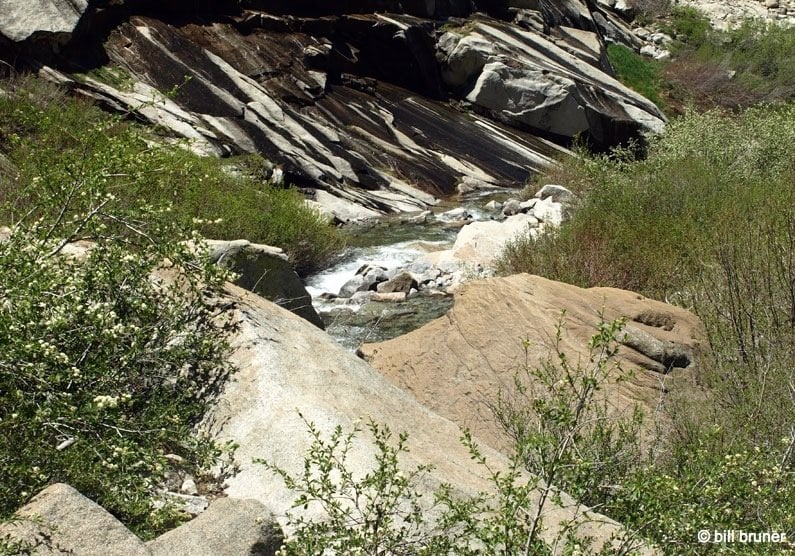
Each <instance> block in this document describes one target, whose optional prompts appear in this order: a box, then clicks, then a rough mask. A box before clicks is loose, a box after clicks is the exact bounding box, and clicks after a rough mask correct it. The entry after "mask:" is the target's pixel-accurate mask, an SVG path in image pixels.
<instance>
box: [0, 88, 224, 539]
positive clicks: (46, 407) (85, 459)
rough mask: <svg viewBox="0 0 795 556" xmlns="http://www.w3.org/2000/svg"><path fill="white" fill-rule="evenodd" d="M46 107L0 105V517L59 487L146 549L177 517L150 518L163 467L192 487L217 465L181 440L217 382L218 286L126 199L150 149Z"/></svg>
mask: <svg viewBox="0 0 795 556" xmlns="http://www.w3.org/2000/svg"><path fill="white" fill-rule="evenodd" d="M33 92H36V93H37V95H36V96H35V97H34V96H31V94H32V93H33ZM62 95H63V93H62V92H61V91H59V90H57V89H54V88H52V87H47V86H42V85H41V83H38V82H35V81H31V82H28V83H27V84H26V85H25V88H22V89H18V90H15V91H13V92H12V93H11V94H9V95H8V96H3V97H0V112H1V113H2V114H3V117H2V118H1V119H0V122H2V123H1V124H0V130H2V131H1V134H0V148H2V150H4V151H6V152H7V153H9V158H10V159H11V160H12V162H13V163H14V164H15V166H16V167H17V168H18V170H19V171H18V173H17V174H16V175H15V176H13V178H12V179H11V187H9V188H8V189H4V190H3V198H2V199H0V201H1V202H0V214H2V219H3V220H2V221H3V223H5V224H8V225H10V229H11V231H10V235H9V237H8V238H6V239H4V240H3V241H1V242H0V346H2V350H0V455H1V456H0V515H2V516H3V517H6V516H8V515H9V514H11V513H12V512H13V511H14V510H16V509H17V507H18V506H20V505H21V504H23V503H25V502H26V501H27V500H28V499H29V498H30V497H31V496H32V495H33V494H35V493H36V492H38V491H39V490H40V489H41V488H43V487H45V486H47V485H48V484H50V483H53V482H68V483H70V484H71V485H73V486H74V487H75V488H77V489H79V490H80V491H81V492H82V493H83V494H85V495H86V496H88V497H90V498H92V499H94V500H96V501H97V502H98V503H100V504H101V505H102V506H104V507H105V508H107V509H108V510H110V511H111V512H113V513H114V514H115V515H116V516H117V517H119V518H120V519H121V520H122V521H123V522H124V523H125V524H126V525H128V526H129V527H131V528H132V530H134V531H135V532H137V533H138V534H140V535H142V536H144V537H150V536H153V535H154V534H156V533H158V532H162V531H163V530H164V529H166V528H169V527H173V526H174V525H175V524H177V523H179V522H181V521H183V520H184V519H185V518H186V516H184V515H182V514H181V513H180V512H178V511H176V510H175V509H174V508H173V507H171V506H168V505H167V506H166V507H165V508H163V509H161V510H156V509H154V506H153V502H154V500H155V499H156V496H157V494H156V490H157V488H158V487H159V486H160V484H161V483H162V481H163V473H164V472H165V471H166V470H167V469H169V468H173V464H171V463H169V462H170V460H169V459H167V458H166V457H165V456H166V455H168V454H176V455H178V456H180V457H181V458H182V461H183V463H182V464H180V466H181V469H182V470H183V471H186V472H190V473H192V474H194V475H195V476H196V477H197V478H198V479H199V480H200V482H201V481H213V480H214V479H212V478H211V477H210V475H209V471H208V470H209V469H210V467H211V466H219V465H221V462H222V460H223V459H224V457H225V454H226V453H227V447H224V446H218V445H216V444H215V443H214V442H212V441H211V440H210V439H208V438H205V437H203V436H202V435H201V434H198V433H197V431H196V430H195V425H196V424H197V423H198V422H199V420H200V419H201V418H202V417H203V415H204V413H205V410H206V409H207V407H208V404H210V403H211V402H212V400H213V398H214V394H215V393H216V392H217V391H218V389H219V387H220V386H221V384H222V383H223V381H224V379H225V377H226V376H227V375H228V373H229V372H230V371H231V368H230V367H229V364H228V363H227V362H226V355H227V351H228V347H227V344H226V340H225V333H226V326H225V325H224V324H223V323H221V322H219V321H218V320H217V319H218V315H217V307H216V303H215V301H214V299H217V296H218V293H219V292H220V288H221V287H222V284H223V282H224V279H225V277H226V274H225V271H223V270H221V269H219V268H216V267H214V266H212V265H210V264H209V262H207V257H205V256H203V255H202V254H201V253H199V252H196V251H195V250H192V249H191V248H189V247H188V245H189V243H190V242H188V240H189V239H190V240H193V242H194V243H195V241H196V240H198V239H199V236H198V235H196V234H194V235H191V234H189V233H188V232H187V230H186V229H185V228H184V226H183V225H182V222H181V219H180V218H174V213H175V211H174V210H172V209H171V208H170V207H168V206H158V205H157V204H155V203H152V202H146V203H141V202H137V201H136V200H134V198H133V197H131V196H129V192H130V190H131V189H134V186H135V187H143V186H142V185H140V184H139V183H138V182H137V181H136V180H144V181H145V180H146V177H147V176H148V175H152V174H154V173H155V170H156V169H157V167H156V166H153V165H152V160H153V158H152V157H156V156H158V155H159V154H160V150H159V149H157V148H155V147H147V146H146V143H145V142H144V141H143V137H142V136H141V135H140V134H139V132H138V131H137V130H136V129H135V128H133V127H130V126H127V125H125V124H123V123H121V122H119V121H118V120H116V119H113V118H109V117H108V116H106V115H104V114H102V113H100V112H98V111H95V110H93V109H92V108H91V107H89V106H87V105H84V104H82V103H77V102H73V101H67V100H65V99H64V98H63V96H62ZM152 197H153V199H151V200H153V201H154V200H156V196H154V195H153V196H152ZM81 240H89V241H90V243H88V244H86V243H79V242H80V241H81ZM76 242H77V243H76ZM76 246H77V247H76ZM75 249H77V252H75Z"/></svg>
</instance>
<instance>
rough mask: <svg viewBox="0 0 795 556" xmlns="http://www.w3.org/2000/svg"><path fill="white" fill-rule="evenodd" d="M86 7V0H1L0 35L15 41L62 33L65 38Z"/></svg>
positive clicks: (63, 38)
mask: <svg viewBox="0 0 795 556" xmlns="http://www.w3.org/2000/svg"><path fill="white" fill-rule="evenodd" d="M87 7H88V1H87V0H32V1H24V2H22V1H19V0H0V35H2V36H4V37H6V38H8V39H9V40H11V41H13V42H19V41H23V40H25V39H27V38H30V37H31V36H32V35H34V34H38V35H62V38H61V41H62V42H66V40H68V38H69V35H70V34H71V33H72V31H74V29H75V27H76V26H77V23H78V21H80V18H81V17H82V15H83V13H84V12H85V10H86V8H87Z"/></svg>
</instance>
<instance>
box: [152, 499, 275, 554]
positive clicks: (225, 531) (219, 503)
mask: <svg viewBox="0 0 795 556" xmlns="http://www.w3.org/2000/svg"><path fill="white" fill-rule="evenodd" d="M283 540H284V538H283V536H282V531H281V529H280V528H279V525H278V524H277V523H276V520H275V518H274V517H273V515H272V514H271V513H270V512H269V511H268V510H267V509H266V508H265V506H263V505H262V504H261V503H260V502H257V501H256V500H245V499H237V498H218V499H216V500H214V501H213V502H212V503H211V504H210V507H209V508H208V509H207V510H206V511H205V512H204V513H202V514H201V515H199V516H198V517H197V518H195V519H193V520H192V521H189V522H188V523H186V524H184V525H181V526H180V527H177V528H176V529H172V530H171V531H169V532H167V533H164V534H162V535H160V536H159V537H157V538H156V539H155V540H153V541H150V542H149V543H147V546H148V548H149V550H150V551H151V553H152V555H153V556H175V555H179V554H186V555H187V554H190V556H218V555H219V554H228V555H229V556H274V555H275V554H276V552H277V551H278V550H279V548H280V547H281V545H282V542H283Z"/></svg>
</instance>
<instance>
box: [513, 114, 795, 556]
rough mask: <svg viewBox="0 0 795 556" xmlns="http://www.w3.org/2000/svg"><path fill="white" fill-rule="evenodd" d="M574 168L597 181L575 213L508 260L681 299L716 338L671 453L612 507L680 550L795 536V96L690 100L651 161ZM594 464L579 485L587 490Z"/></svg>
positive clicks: (684, 406)
mask: <svg viewBox="0 0 795 556" xmlns="http://www.w3.org/2000/svg"><path fill="white" fill-rule="evenodd" d="M572 168H573V169H574V171H575V172H576V173H577V174H578V178H577V181H578V183H581V184H582V183H585V184H587V186H586V187H585V188H581V190H580V191H581V192H580V195H579V196H580V201H579V204H578V206H577V207H576V208H575V210H574V211H573V213H572V216H571V218H570V220H569V221H568V222H567V223H564V225H563V226H562V227H561V229H560V230H558V231H557V232H554V233H551V234H547V235H545V236H542V237H540V238H538V239H535V240H533V239H531V238H529V237H527V238H523V239H520V240H518V241H516V242H515V243H514V244H512V245H510V246H509V247H508V249H507V250H506V252H505V253H504V254H503V258H502V265H503V270H504V271H511V270H522V271H529V272H535V273H538V274H543V275H545V276H547V277H550V278H553V279H562V280H566V281H569V282H573V283H576V284H578V285H581V286H594V285H606V286H617V287H623V288H628V289H634V290H636V291H639V292H641V293H644V294H646V295H649V296H652V297H657V298H660V299H667V300H669V301H673V302H677V303H680V304H682V305H684V306H685V307H688V308H690V309H692V310H694V311H695V312H696V313H697V314H698V316H699V317H700V318H701V320H702V322H703V323H704V325H705V328H706V331H707V338H708V341H709V342H708V344H709V345H708V346H706V347H707V350H706V351H705V353H704V355H703V357H702V359H701V361H700V362H699V365H698V367H697V368H696V370H695V371H694V376H693V378H694V380H695V381H696V385H697V386H698V387H699V388H700V389H701V390H695V391H690V392H687V393H684V394H681V396H680V397H674V398H673V399H671V400H670V401H669V404H668V405H667V408H666V409H667V410H668V411H669V412H670V416H671V419H670V422H671V423H672V427H671V429H670V431H668V434H667V437H666V438H665V441H664V442H662V443H661V444H660V445H658V446H657V448H656V450H655V452H656V453H657V457H656V458H655V459H654V460H653V461H648V460H644V459H642V458H641V459H639V460H638V464H639V465H634V466H633V465H631V466H629V467H628V468H625V469H627V470H628V472H626V473H623V478H622V479H621V480H619V481H616V484H617V487H618V488H616V489H615V490H612V491H609V492H607V493H606V496H605V497H604V498H602V499H601V500H600V501H599V502H600V503H601V504H602V506H601V511H603V512H604V513H606V514H607V515H609V516H610V517H613V518H615V519H617V520H619V521H620V522H622V523H624V524H627V525H628V526H631V527H633V528H634V529H635V530H636V531H638V532H639V534H641V535H644V536H646V537H649V538H651V539H652V540H654V541H656V542H658V543H659V544H660V545H661V546H675V547H676V553H677V554H699V553H712V552H714V550H715V549H716V547H715V545H713V544H698V543H697V542H696V533H697V531H699V530H701V529H707V530H709V531H714V530H718V531H721V530H745V531H757V532H763V531H778V532H780V533H785V534H787V535H788V536H789V538H790V539H792V538H793V537H792V535H795V517H794V516H795V491H793V488H794V487H793V485H795V482H793V480H792V479H793V472H794V471H793V469H794V468H793V464H795V461H794V459H795V457H794V455H793V452H795V429H793V428H792V414H793V411H795V386H794V385H795V371H793V368H792V361H793V360H795V293H794V292H795V290H794V289H793V284H795V258H793V253H795V106H793V105H785V106H782V107H758V108H753V109H749V110H747V111H745V112H743V113H742V114H739V115H736V116H730V115H727V114H723V113H719V112H709V113H704V114H696V113H689V114H687V115H686V116H685V117H683V118H681V119H677V120H674V121H672V122H671V124H670V125H669V128H668V130H667V131H666V133H665V135H663V136H662V137H660V138H659V139H657V140H656V141H654V142H653V143H652V144H651V146H650V148H649V153H648V158H647V159H646V160H642V161H636V160H633V159H632V158H631V157H629V156H627V153H626V152H618V153H615V154H613V155H611V156H598V157H592V158H589V159H586V160H583V161H581V162H580V163H578V164H577V165H574V166H572ZM564 185H565V184H564ZM600 443H601V444H602V445H605V446H609V443H605V442H597V444H600ZM583 478H585V479H587V475H584V476H580V475H578V474H574V476H573V481H574V482H575V485H574V486H567V488H568V489H569V490H571V491H573V492H577V486H576V485H577V484H578V483H579V484H582V485H583V486H584V485H587V484H588V482H587V481H585V482H584V483H581V481H582V479H583ZM591 492H592V491H591ZM696 500H698V502H696ZM650 515H653V516H654V518H653V520H650V519H649V516H650ZM782 549H783V547H782V545H778V544H775V543H773V544H766V545H758V544H757V545H741V544H739V543H735V544H733V545H723V546H721V547H720V550H721V551H722V552H724V551H725V552H726V553H732V554H735V553H736V554H756V553H770V554H773V553H780V551H781V550H782Z"/></svg>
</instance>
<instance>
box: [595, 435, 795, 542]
mask: <svg viewBox="0 0 795 556" xmlns="http://www.w3.org/2000/svg"><path fill="white" fill-rule="evenodd" d="M703 440H704V441H708V440H709V436H708V435H707V436H705V437H704V438H703ZM789 444H790V439H784V442H783V443H781V445H780V446H779V447H778V449H776V450H775V452H767V451H765V452H763V451H762V450H761V449H760V448H759V447H753V448H751V449H749V450H742V451H738V452H736V453H732V452H731V451H728V452H727V451H726V450H724V449H718V450H717V451H716V450H715V446H714V445H707V444H701V445H695V446H692V447H691V448H690V449H689V450H688V451H687V459H686V460H685V461H682V462H681V465H679V466H674V465H666V464H653V465H648V466H646V467H643V468H641V469H639V470H637V471H636V472H635V473H634V474H632V475H631V476H629V477H628V478H627V479H626V480H625V481H624V482H623V484H622V485H621V488H620V490H618V491H617V492H616V494H615V496H614V497H613V499H612V500H611V501H610V504H609V505H608V507H607V508H606V511H607V513H608V514H609V515H610V516H611V517H614V518H615V519H618V520H621V521H622V523H624V524H625V525H627V526H629V527H635V528H636V529H637V530H639V531H641V532H642V533H643V534H644V535H646V536H647V537H649V538H651V539H654V540H655V541H656V542H657V543H658V544H659V545H660V546H665V547H670V546H675V547H677V548H676V553H677V554H683V555H684V554H714V553H715V552H716V549H718V550H719V552H720V553H721V554H782V553H783V552H784V551H785V550H787V548H788V547H790V546H791V545H790V544H787V543H782V544H779V543H775V542H769V543H754V544H742V543H739V542H734V543H724V544H720V545H718V546H719V548H718V547H716V545H715V544H712V543H709V542H708V543H699V542H698V541H697V538H698V537H697V535H698V532H699V531H702V530H707V531H710V533H711V534H713V533H712V532H713V531H730V530H734V531H748V532H757V533H762V532H769V533H770V532H778V533H782V534H785V535H786V536H787V537H788V538H789V539H791V538H792V535H793V532H795V507H793V502H792V497H793V495H795V488H794V487H793V486H792V485H793V479H795V476H793V471H792V469H791V468H786V467H783V466H782V465H781V462H780V461H776V457H777V456H779V455H780V453H781V449H782V448H784V449H786V448H787V446H788V445H789ZM712 538H713V539H714V536H713V537H712Z"/></svg>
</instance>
